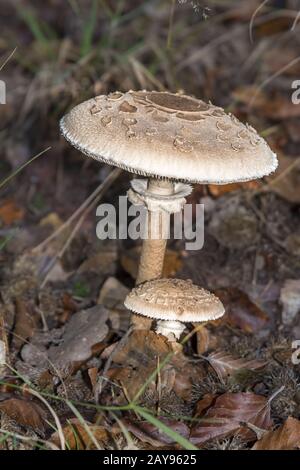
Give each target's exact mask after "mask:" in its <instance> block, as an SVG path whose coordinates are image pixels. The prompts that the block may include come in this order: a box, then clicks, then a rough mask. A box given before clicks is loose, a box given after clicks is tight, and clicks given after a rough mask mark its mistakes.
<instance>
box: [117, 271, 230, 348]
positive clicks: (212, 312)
mask: <svg viewBox="0 0 300 470" xmlns="http://www.w3.org/2000/svg"><path fill="white" fill-rule="evenodd" d="M125 306H126V307H127V308H128V309H129V310H132V311H133V312H135V313H138V314H140V315H144V316H147V317H149V318H152V319H155V320H158V322H157V327H156V332H157V333H160V334H162V335H164V336H166V337H167V338H168V339H169V340H174V338H176V339H179V337H180V335H181V333H182V332H183V330H184V328H185V325H184V323H185V322H193V323H197V322H203V321H208V320H216V319H217V318H220V317H222V315H224V312H225V309H224V307H223V304H222V303H221V301H220V300H219V299H218V297H216V296H215V295H214V294H212V293H211V292H209V291H207V290H205V289H202V288H201V287H198V286H196V285H195V284H193V283H192V281H191V280H190V279H189V280H182V279H156V280H152V281H148V282H145V283H143V284H140V285H139V286H137V287H135V288H134V289H132V291H131V292H130V293H129V294H128V295H127V297H126V299H125Z"/></svg>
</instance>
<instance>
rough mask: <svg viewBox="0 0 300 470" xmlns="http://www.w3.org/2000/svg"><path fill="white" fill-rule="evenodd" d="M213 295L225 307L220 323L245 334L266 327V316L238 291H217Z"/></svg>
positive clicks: (233, 289)
mask: <svg viewBox="0 0 300 470" xmlns="http://www.w3.org/2000/svg"><path fill="white" fill-rule="evenodd" d="M214 294H215V295H216V296H217V297H219V299H220V300H221V302H222V303H223V305H224V307H225V315H224V316H223V317H222V319H221V320H220V323H228V324H230V325H232V326H235V327H238V328H240V329H241V330H243V331H244V332H245V333H255V332H256V331H259V330H260V329H261V328H263V327H264V326H266V325H267V323H268V321H269V317H268V315H267V314H266V313H265V312H264V311H263V310H261V309H260V308H259V307H258V306H257V305H256V304H255V303H254V302H252V301H251V300H250V299H249V297H248V296H247V294H245V293H244V292H242V291H241V290H240V289H237V288H234V287H231V288H228V289H226V288H223V289H217V290H215V291H214Z"/></svg>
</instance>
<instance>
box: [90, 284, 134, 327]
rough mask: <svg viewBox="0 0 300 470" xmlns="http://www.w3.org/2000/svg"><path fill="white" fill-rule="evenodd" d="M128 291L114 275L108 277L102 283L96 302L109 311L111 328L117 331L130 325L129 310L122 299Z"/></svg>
mask: <svg viewBox="0 0 300 470" xmlns="http://www.w3.org/2000/svg"><path fill="white" fill-rule="evenodd" d="M128 293H129V289H128V288H127V287H125V286H124V285H123V284H122V283H121V282H120V281H118V279H116V278H115V277H112V276H111V277H108V278H107V279H106V281H105V282H104V284H103V285H102V287H101V289H100V292H99V296H98V300H97V303H98V304H100V305H103V306H104V307H105V308H107V309H108V311H109V320H110V323H111V328H112V329H113V330H115V331H116V332H118V333H119V334H120V332H124V333H125V332H126V331H127V330H128V328H129V326H130V312H129V310H128V309H126V308H125V306H124V300H125V297H126V295H127V294H128Z"/></svg>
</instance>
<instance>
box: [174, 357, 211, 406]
mask: <svg viewBox="0 0 300 470" xmlns="http://www.w3.org/2000/svg"><path fill="white" fill-rule="evenodd" d="M170 365H172V366H173V367H174V369H175V377H174V386H173V389H174V392H175V393H176V395H177V396H178V397H180V398H182V400H185V401H187V402H190V401H191V399H192V396H193V385H194V384H195V383H198V382H199V381H200V380H201V379H203V378H204V377H205V374H206V372H205V370H204V368H203V367H202V365H200V364H193V363H191V362H189V361H188V360H187V358H186V357H185V356H184V354H182V353H177V354H175V355H174V356H173V357H172V359H171V361H170Z"/></svg>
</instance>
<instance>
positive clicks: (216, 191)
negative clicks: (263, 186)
mask: <svg viewBox="0 0 300 470" xmlns="http://www.w3.org/2000/svg"><path fill="white" fill-rule="evenodd" d="M259 186H260V183H259V182H257V181H247V182H245V183H230V184H209V185H208V190H209V192H210V194H211V195H212V196H213V197H220V196H223V195H224V194H227V193H231V192H233V191H238V190H239V189H250V190H254V189H257V188H259Z"/></svg>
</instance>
